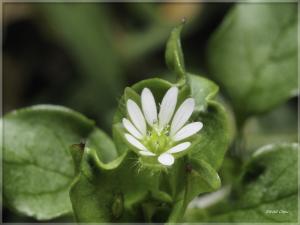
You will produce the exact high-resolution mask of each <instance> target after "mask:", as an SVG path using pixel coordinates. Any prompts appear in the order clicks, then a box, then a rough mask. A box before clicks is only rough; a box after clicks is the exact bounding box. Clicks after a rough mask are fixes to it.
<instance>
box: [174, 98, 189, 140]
mask: <svg viewBox="0 0 300 225" xmlns="http://www.w3.org/2000/svg"><path fill="white" fill-rule="evenodd" d="M194 107H195V100H194V99H193V98H188V99H186V100H185V101H184V102H183V103H182V104H181V105H180V107H179V108H178V110H177V111H176V113H175V115H174V118H173V121H172V124H171V130H170V135H171V136H173V135H174V134H175V133H176V132H177V131H178V130H179V129H180V128H181V127H182V126H183V125H184V124H185V123H186V122H187V121H188V119H189V118H190V116H191V115H192V113H193V111H194Z"/></svg>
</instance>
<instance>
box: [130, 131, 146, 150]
mask: <svg viewBox="0 0 300 225" xmlns="http://www.w3.org/2000/svg"><path fill="white" fill-rule="evenodd" d="M125 138H126V139H127V141H128V142H129V143H130V144H131V145H133V146H134V147H136V148H137V149H140V150H142V151H147V152H150V151H149V150H148V149H147V148H146V147H145V146H144V145H143V144H142V143H141V142H139V141H138V140H137V139H136V138H135V137H133V136H132V135H131V134H127V133H126V134H125Z"/></svg>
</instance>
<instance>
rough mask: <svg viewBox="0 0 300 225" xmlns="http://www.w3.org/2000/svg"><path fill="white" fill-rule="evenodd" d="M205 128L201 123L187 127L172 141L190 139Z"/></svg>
mask: <svg viewBox="0 0 300 225" xmlns="http://www.w3.org/2000/svg"><path fill="white" fill-rule="evenodd" d="M202 127H203V123H201V122H194V123H190V124H187V125H185V126H184V127H183V128H181V129H180V130H179V131H178V132H177V133H176V134H175V135H174V136H173V137H172V139H173V140H174V141H181V140H183V139H185V138H188V137H190V136H192V135H194V134H196V133H197V132H198V131H200V130H201V129H202Z"/></svg>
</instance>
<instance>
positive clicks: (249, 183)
mask: <svg viewBox="0 0 300 225" xmlns="http://www.w3.org/2000/svg"><path fill="white" fill-rule="evenodd" d="M298 152H299V145H298V144H277V145H267V146H265V147H262V148H260V149H258V150H257V151H256V152H255V153H254V154H253V156H252V158H251V159H250V160H249V161H248V162H247V164H246V166H245V168H244V170H243V174H242V176H241V178H240V179H239V182H238V183H237V184H235V186H234V187H233V190H232V194H231V196H230V198H229V200H227V201H223V202H221V203H220V204H218V205H215V206H213V207H211V208H208V209H207V211H206V212H203V211H201V210H196V209H192V210H191V211H190V212H189V213H188V214H187V217H188V218H187V219H188V220H189V221H195V222H196V221H199V220H202V221H203V220H205V221H209V222H241V223H245V222H247V223H250V222H252V223H257V222H269V223H273V222H290V223H295V222H297V215H298V169H297V166H298V160H297V159H298ZM203 215H205V216H203ZM199 216H200V217H199Z"/></svg>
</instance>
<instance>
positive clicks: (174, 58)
mask: <svg viewBox="0 0 300 225" xmlns="http://www.w3.org/2000/svg"><path fill="white" fill-rule="evenodd" d="M183 25H184V24H183V23H182V24H180V25H178V26H177V27H175V28H174V29H173V30H172V32H171V35H170V37H169V40H168V42H167V47H166V52H165V58H166V63H167V66H168V67H169V69H170V70H171V71H173V72H175V74H176V75H177V76H178V83H179V85H183V84H184V83H185V80H186V74H185V66H184V58H183V52H182V49H181V42H180V33H181V30H182V27H183Z"/></svg>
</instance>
